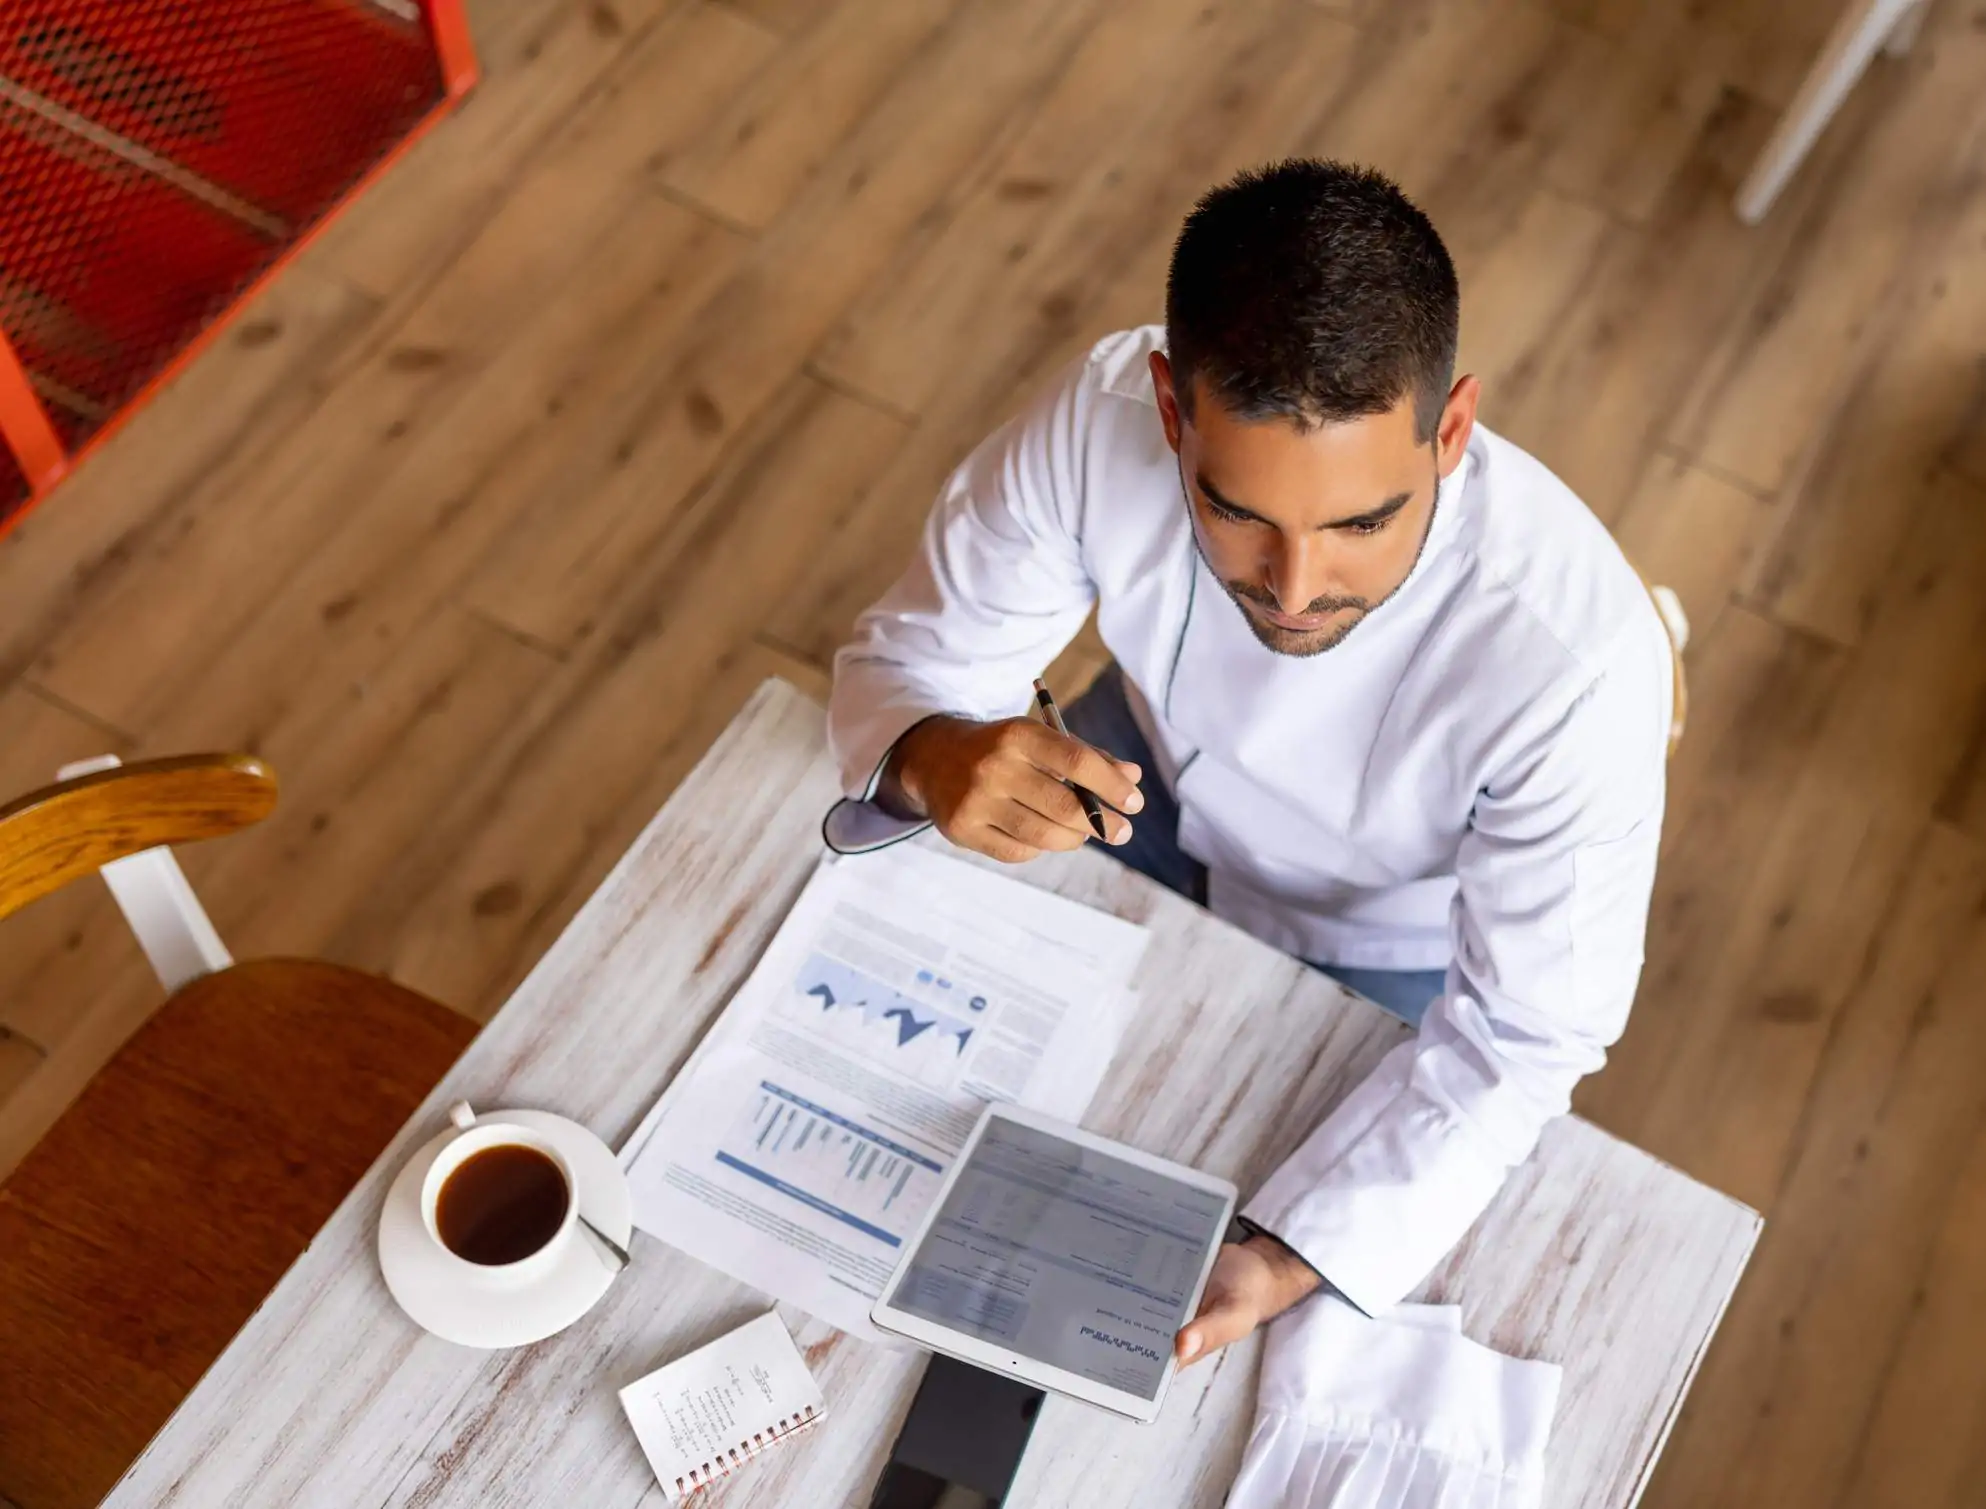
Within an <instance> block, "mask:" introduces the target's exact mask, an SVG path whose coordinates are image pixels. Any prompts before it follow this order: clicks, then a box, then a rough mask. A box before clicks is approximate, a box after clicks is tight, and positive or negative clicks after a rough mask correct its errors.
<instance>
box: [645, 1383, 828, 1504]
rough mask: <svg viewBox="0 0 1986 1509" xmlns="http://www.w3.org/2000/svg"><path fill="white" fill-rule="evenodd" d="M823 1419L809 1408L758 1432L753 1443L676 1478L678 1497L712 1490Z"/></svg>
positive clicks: (813, 1409) (745, 1444) (751, 1441)
mask: <svg viewBox="0 0 1986 1509" xmlns="http://www.w3.org/2000/svg"><path fill="white" fill-rule="evenodd" d="M819 1419H820V1411H819V1410H817V1409H815V1408H814V1407H813V1405H811V1404H810V1405H808V1406H807V1407H806V1408H805V1409H803V1410H802V1411H800V1413H799V1414H797V1415H788V1416H786V1417H785V1418H784V1419H783V1420H779V1421H776V1422H774V1424H773V1427H772V1429H771V1430H762V1431H757V1432H754V1434H753V1435H752V1438H751V1439H750V1440H749V1441H740V1442H739V1443H738V1444H737V1445H736V1446H734V1447H732V1448H731V1449H730V1450H729V1451H727V1452H725V1453H724V1454H723V1455H721V1456H718V1457H714V1458H712V1459H711V1460H710V1461H708V1462H705V1463H704V1464H703V1465H702V1466H701V1467H696V1468H692V1469H691V1470H690V1471H689V1473H687V1474H686V1475H685V1476H683V1477H680V1478H677V1479H676V1492H677V1494H678V1495H682V1494H688V1493H695V1492H696V1491H697V1490H698V1489H699V1488H708V1487H709V1486H710V1485H711V1484H712V1483H715V1482H717V1481H719V1480H720V1479H722V1478H728V1477H729V1476H731V1474H732V1473H734V1472H736V1471H737V1470H738V1469H739V1468H740V1467H743V1466H744V1465H745V1464H746V1463H747V1462H749V1461H751V1460H752V1459H753V1458H754V1457H756V1456H758V1455H759V1454H760V1453H761V1452H765V1451H770V1450H771V1449H772V1448H773V1447H775V1446H777V1445H778V1444H779V1443H780V1442H781V1441H784V1440H785V1439H786V1438H787V1437H788V1436H795V1435H798V1434H799V1433H800V1432H801V1431H803V1430H806V1429H807V1428H808V1427H809V1426H811V1425H814V1424H816V1423H817V1422H818V1421H819Z"/></svg>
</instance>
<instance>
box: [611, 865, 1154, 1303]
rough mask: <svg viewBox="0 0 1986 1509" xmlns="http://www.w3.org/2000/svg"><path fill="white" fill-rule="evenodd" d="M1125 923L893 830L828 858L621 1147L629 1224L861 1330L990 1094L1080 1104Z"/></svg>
mask: <svg viewBox="0 0 1986 1509" xmlns="http://www.w3.org/2000/svg"><path fill="white" fill-rule="evenodd" d="M1146 939H1147V934H1146V931H1145V929H1144V928H1142V927H1139V926H1137V925H1136V924H1134V923H1129V922H1124V921H1121V920H1120V919H1118V918H1116V917H1112V916H1109V915H1107V914H1106V913H1103V912H1098V911H1094V910H1092V909H1091V908H1089V907H1085V906H1081V905H1079V904H1077V903H1075V902H1072V901H1068V900H1065V899H1064V898H1062V897H1059V896H1056V895H1053V894H1051V893H1050V892H1047V891H1042V890H1038V889H1036V888H1035V887H1033V886H1029V885H1026V884H1024V883H1022V882H1020V881H1017V880H1009V879H1007V878H1005V877H1004V876H1000V875H995V874H992V873H989V872H988V871H985V870H982V869H979V868H977V867H975V866H973V865H970V864H967V863H965V862H964V861H962V860H958V859H953V858H950V857H947V856H945V855H941V854H933V853H930V852H928V851H926V850H924V849H921V848H918V847H915V846H913V845H911V844H899V845H897V846H896V847H894V848H890V849H885V850H882V851H880V852H877V853H874V854H867V855H861V856H855V857H851V858H847V859H840V860H830V861H826V862H824V863H823V864H822V866H821V868H820V869H819V870H818V871H816V872H815V874H814V878H813V879H812V880H811V881H810V882H809V883H808V885H807V888H806V890H804V891H803V892H802V893H801V895H800V899H799V901H798V902H796V903H795V905H794V908H793V911H792V914H791V915H790V916H789V917H788V918H787V919H786V923H785V925H784V926H783V927H782V928H781V929H780V930H779V933H778V936H777V937H775V938H774V939H773V941H772V944H771V946H770V947H768V948H767V950H766V953H765V956H764V957H763V958H762V959H761V960H760V961H759V964H758V967H757V968H756V969H754V970H753V971H752V973H751V976H750V977H749V978H748V979H747V980H746V981H745V983H744V985H743V986H742V987H741V988H740V989H739V991H738V994H737V995H736V996H735V997H734V998H733V999H732V1001H731V1004H730V1005H729V1006H728V1007H726V1008H725V1011H724V1015H723V1016H722V1018H720V1019H719V1021H718V1023H717V1025H716V1026H715V1027H713V1028H712V1029H711V1032H710V1035H709V1036H708V1037H707V1038H705V1040H704V1042H703V1043H702V1045H701V1046H700V1047H699V1048H698V1049H697V1052H696V1054H695V1055H694V1056H693V1057H692V1058H691V1060H690V1062H689V1063H688V1064H687V1065H686V1066H685V1067H684V1069H683V1071H682V1073H680V1074H679V1075H677V1076H676V1080H675V1082H674V1083H673V1084H671V1085H670V1086H669V1088H668V1090H667V1092H666V1093H665V1094H664V1095H663V1096H662V1099H661V1100H660V1101H659V1102H658V1103H657V1104H656V1106H655V1108H654V1109H653V1110H652V1111H650V1112H649V1114H648V1116H647V1117H646V1118H645V1119H644V1120H643V1122H642V1124H641V1126H640V1127H638V1128H637V1129H636V1131H635V1134H634V1136H633V1137H631V1138H629V1139H628V1142H627V1145H626V1147H624V1148H623V1149H622V1154H621V1158H622V1162H623V1163H624V1164H625V1165H626V1166H627V1169H628V1181H629V1184H630V1185H631V1187H632V1189H633V1192H634V1211H635V1224H636V1225H637V1226H639V1227H641V1229H642V1230H643V1231H646V1232H648V1233H650V1234H651V1235H653V1236H656V1237H659V1238H660V1239H661V1240H663V1241H665V1242H668V1243H670V1244H671V1245H673V1246H675V1247H678V1248H680V1249H682V1250H683V1251H685V1252H687V1253H689V1254H690V1255H691V1256H693V1257H697V1258H701V1259H702V1260H703V1261H704V1262H707V1263H709V1264H711V1265H712V1266H713V1267H716V1268H719V1269H721V1270H722V1271H724V1272H726V1273H729V1274H731V1275H732V1276H733V1277H736V1278H739V1279H742V1280H743V1281H745V1282H746V1283H749V1284H751V1285H753V1286H755V1287H757V1288H759V1289H763V1290H764V1291H765V1292H766V1293H768V1294H771V1295H773V1296H774V1297H776V1298H778V1299H783V1300H788V1301H790V1302H792V1303H793V1304H796V1305H799V1306H801V1307H802V1308H803V1309H806V1310H809V1311H811V1312H812V1313H813V1314H815V1315H818V1316H819V1317H820V1318H821V1319H823V1320H825V1321H827V1322H829V1323H830V1324H832V1325H836V1326H839V1327H841V1328H842V1329H843V1330H846V1331H851V1332H854V1333H856V1334H857V1335H860V1336H864V1337H867V1338H870V1339H873V1340H881V1339H882V1338H881V1334H880V1333H879V1332H877V1331H876V1330H875V1329H874V1328H873V1327H872V1326H871V1325H870V1324H869V1318H868V1317H869V1306H870V1304H871V1303H872V1302H873V1301H874V1299H875V1297H876V1296H877V1295H878V1294H880V1293H881V1292H882V1287H883V1282H884V1280H885V1279H887V1278H888V1277H889V1274H890V1270H891V1269H892V1268H894V1267H895V1265H896V1259H897V1255H898V1253H899V1252H900V1251H901V1250H902V1244H903V1242H904V1241H905V1240H906V1239H907V1238H908V1237H909V1236H910V1234H911V1233H912V1232H913V1231H914V1230H915V1229H916V1226H917V1222H918V1219H919V1218H920V1217H921V1216H922V1215H923V1213H924V1211H925V1209H926V1207H927V1206H928V1205H929V1204H930V1202H931V1198H932V1196H933V1195H935V1194H936V1193H937V1190H938V1185H939V1183H940V1181H941V1180H942V1179H943V1178H944V1175H945V1171H946V1169H947V1168H949V1167H950V1165H951V1160H952V1158H953V1157H954V1156H955V1155H956V1154H957V1152H958V1150H959V1148H960V1147H961V1146H963V1145H964V1142H965V1138H966V1136H967V1134H968V1133H969V1132H970V1131H971V1130H972V1125H973V1122H974V1121H975V1120H976V1119H977V1117H978V1115H979V1110H980V1107H981V1106H982V1105H984V1104H985V1103H986V1102H987V1101H989V1100H1003V1101H1017V1102H1019V1103H1020V1104H1022V1105H1026V1106H1031V1107H1033V1108H1035V1109H1037V1110H1041V1111H1045V1112H1047V1113H1049V1114H1050V1115H1053V1116H1059V1117H1062V1118H1064V1119H1066V1120H1069V1121H1079V1120H1080V1119H1081V1118H1082V1115H1083V1112H1084V1110H1085V1109H1086V1108H1087V1107H1088V1105H1089V1101H1090V1096H1091V1095H1092V1094H1094V1093H1095V1091H1096V1087H1097V1084H1098V1082H1099V1081H1100V1080H1101V1079H1102V1077H1103V1073H1104V1071H1105V1069H1106V1068H1108V1067H1109V1064H1110V1060H1111V1057H1112V1055H1113V1054H1114V1053H1115V1052H1116V1049H1117V1043H1118V1039H1119V1038H1120V1036H1121V1035H1122V1032H1123V1028H1124V1023H1125V1021H1126V1019H1127V1018H1128V1016H1129V1013H1130V1010H1131V1005H1132V1001H1133V999H1134V998H1133V996H1132V994H1131V989H1130V980H1131V975H1132V972H1133V971H1134V970H1135V969H1136V968H1137V964H1138V960H1139V959H1140V958H1141V957H1142V956H1143V954H1144V949H1145V943H1146Z"/></svg>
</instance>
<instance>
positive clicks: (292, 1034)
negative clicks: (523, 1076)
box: [0, 959, 476, 1509]
mask: <svg viewBox="0 0 1986 1509" xmlns="http://www.w3.org/2000/svg"><path fill="white" fill-rule="evenodd" d="M475 1031H476V1028H475V1025H474V1024H473V1023H472V1022H470V1021H468V1020H467V1019H466V1018H464V1017H462V1016H459V1015H457V1014H456V1013H455V1012H452V1011H450V1010H448V1009H447V1008H446V1007H444V1006H441V1005H439V1004H437V1003H436V1002H434V1001H431V1000H429V999H428V998H427V997H425V996H423V995H420V994H418V993H416V992H414V991H411V990H408V989H406V988H405V987H403V986H400V985H396V984H394V983H392V982H391V981H389V980H384V979H380V978H378V977H376V976H372V975H367V974H363V973H360V972H358V971H356V970H351V969H345V968H342V967H340V966H338V965H335V964H327V963H322V962H317V961H311V960H298V959H268V960H257V961H253V962H249V963H243V964H237V965H235V966H233V967H232V968H229V969H225V970H222V971H221V972H219V973H217V974H211V975H206V976H204V977H202V978H200V979H196V980H194V981H192V982H191V983H190V984H188V985H186V986H184V987H183V988H182V989H180V990H179V991H178V992H177V993H175V994H174V995H173V996H172V997H171V998H170V999H168V1000H167V1002H166V1003H165V1005H163V1006H162V1007H160V1008H159V1010H158V1012H157V1013H156V1014H155V1015H154V1016H153V1017H152V1018H151V1019H150V1020H149V1021H148V1022H147V1023H146V1024H145V1026H144V1027H143V1028H141V1029H140V1030H139V1031H138V1033H137V1034H136V1035H135V1036H133V1038H132V1039H131V1041H130V1042H129V1043H127V1044H126V1045H125V1047H124V1048H123V1049H122V1050H121V1051H120V1052H119V1053H118V1054H117V1055H116V1056H115V1057H114V1058H113V1059H112V1060H111V1062H110V1063H109V1064H108V1065H107V1066H106V1067H105V1068H104V1069H103V1070H102V1071H101V1072H99V1073H98V1074H97V1075H96V1077H95V1078H94V1079H93V1080H92V1081H91V1082H90V1083H89V1085H88V1086H87V1087H86V1088H85V1089H84V1091H83V1093H82V1095H81V1097H80V1098H79V1099H78V1100H77V1101H76V1103H75V1105H74V1106H72V1107H71V1108H70V1109H69V1110H68V1111H67V1112H66V1113H65V1114H64V1115H63V1116H62V1117H61V1119H60V1120H59V1121H57V1122H56V1124H55V1125H54V1127H53V1128H51V1129H50V1131H49V1132H48V1134H47V1135H46V1136H45V1137H44V1138H43V1139H42V1140H41V1142H40V1143H39V1144H37V1145H36V1147H35V1148H34V1150H33V1151H32V1152H31V1153H30V1154H29V1155H28V1157H27V1158H26V1160H25V1161H24V1162H23V1163H22V1164H21V1165H20V1167H19V1168H18V1169H17V1170H16V1171H15V1172H14V1173H13V1174H12V1175H11V1176H10V1177H9V1178H8V1179H7V1180H6V1182H5V1184H4V1185H0V1374H4V1380H5V1382H4V1386H0V1496H4V1497H5V1498H8V1499H11V1500H13V1501H14V1502H15V1503H16V1504H18V1505H19V1506H20V1509H71V1506H82V1505H89V1504H95V1503H96V1502H97V1501H98V1500H99V1499H100V1498H101V1497H102V1496H103V1495H104V1494H106V1493H107V1492H109V1490H110V1489H111V1487H112V1486H113V1485H114V1484H115V1482H116V1481H117V1479H118V1477H119V1476H120V1475H121V1474H122V1473H123V1471H124V1469H125V1468H126V1467H128V1466H129V1465H130V1463H131V1462H132V1460H133V1459H134V1458H136V1456H137V1455H138V1453H139V1452H140V1451H142V1450H143V1448H144V1446H145V1443H146V1442H147V1441H149V1440H150V1439H151V1437H152V1436H153V1435H154V1434H155V1433H156V1432H157V1431H158V1429H159V1428H160V1426H162V1425H163V1424H164V1423H165V1421H166V1418H167V1416H168V1415H170V1414H171V1413H172V1411H173V1409H174V1408H176V1407H177V1405H178V1404H179V1402H180V1400H181V1399H183V1398H184V1397H185V1396H186V1395H187V1393H188V1392H189V1391H190V1390H191V1389H192V1387H193V1385H194V1384H195V1383H196V1382H198V1381H199V1378H200V1375H201V1374H202V1373H203V1372H204V1371H205V1370H206V1369H207V1368H208V1366H209V1365H210V1364H212V1363H213V1361H214V1359H215V1358H216V1357H218V1356H219V1355H220V1353H221V1351H222V1349H223V1348H225V1347H226V1345H227V1343H228V1341H229V1339H230V1338H232V1337H233V1335H234V1334H235V1332H236V1331H237V1330H239V1329H240V1327H241V1326H242V1324H243V1323H244V1322H245V1321H246V1320H247V1319H248V1318H249V1316H250V1315H252V1314H253V1313H254V1311H255V1309H256V1307H257V1306H258V1305H259V1304H260V1303H261V1302H262V1301H263V1299H264V1298H266V1297H267V1296H268V1294H269V1292H270V1290H271V1289H273V1288H274V1287H275V1285H276V1283H277V1281H278V1280H279V1279H280V1278H281V1277H282V1275H283V1273H284V1272H285V1270H287V1269H288V1267H289V1266H290V1264H291V1263H292V1262H293V1261H294V1260H295V1259H296V1258H297V1256H298V1255H299V1254H300V1253H302V1252H303V1250H304V1248H305V1247H306V1246H308V1245H309V1243H310V1240H311V1238H312V1237H313V1236H314V1235H315V1234H316V1233H317V1231H318V1229H319V1228H320V1227H321V1226H322V1225H323V1224H324V1222H325V1220H326V1219H327V1218H328V1217H329V1216H330V1215H331V1213H332V1211H333V1210H334V1209H335V1208H336V1207H337V1205H338V1203H339V1202H340V1201H341V1200H343V1199H344V1197H345V1196H346V1194H348V1193H349V1192H350V1191H351V1189H352V1187H353V1186H354V1185H355V1184H356V1183H357V1182H358V1180H359V1179H360V1177H361V1176H362V1175H363V1174H364V1173H365V1171H366V1169H367V1168H368V1167H370V1165H371V1163H372V1161H373V1159H374V1158H375V1157H377V1156H378V1154H379V1153H380V1151H381V1149H383V1148H384V1147H385V1146H386V1144H387V1143H388V1142H389V1141H391V1140H392V1138H393V1136H394V1134H395V1133H396V1132H397V1131H398V1130H399V1129H400V1127H401V1125H402V1123H404V1122H405V1121H406V1119H407V1117H408V1116H409V1115H410V1114H411V1113H412V1112H413V1111H414V1110H415V1108H416V1107H417V1106H419V1104H420V1103H421V1101H422V1100H423V1099H424V1098H425V1097H426V1096H427V1093H428V1091H429V1090H430V1089H432V1088H433V1087H434V1085H435V1083H436V1082H437V1081H438V1080H439V1079H440V1078H441V1076H442V1074H443V1073H444V1072H446V1070H447V1069H448V1067H449V1065H450V1064H452V1063H453V1062H454V1061H455V1059H456V1058H457V1057H458V1056H459V1055H460V1054H461V1052H462V1050H463V1048H465V1047H466V1046H467V1045H468V1043H469V1040H470V1039H471V1038H472V1037H473V1036H474V1035H475Z"/></svg>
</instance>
